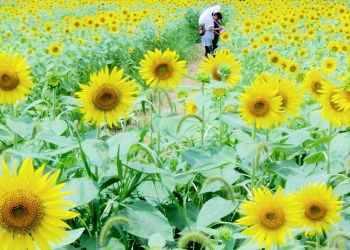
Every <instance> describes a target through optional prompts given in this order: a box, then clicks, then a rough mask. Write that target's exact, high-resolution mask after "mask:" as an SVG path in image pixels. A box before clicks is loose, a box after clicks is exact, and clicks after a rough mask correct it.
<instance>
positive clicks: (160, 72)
mask: <svg viewBox="0 0 350 250" xmlns="http://www.w3.org/2000/svg"><path fill="white" fill-rule="evenodd" d="M171 73H172V72H171V68H170V67H169V65H168V64H166V63H163V64H160V65H158V66H157V68H156V75H157V77H158V78H159V80H166V79H168V78H169V77H170V76H171Z"/></svg>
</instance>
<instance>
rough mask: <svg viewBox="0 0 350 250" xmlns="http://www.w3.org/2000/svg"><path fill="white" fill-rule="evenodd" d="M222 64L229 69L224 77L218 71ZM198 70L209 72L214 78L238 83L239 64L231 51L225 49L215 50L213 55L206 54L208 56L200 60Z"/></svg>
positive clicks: (239, 76)
mask: <svg viewBox="0 0 350 250" xmlns="http://www.w3.org/2000/svg"><path fill="white" fill-rule="evenodd" d="M223 65H224V66H225V67H229V69H230V70H229V75H227V76H225V79H223V77H222V75H221V74H220V72H219V69H220V66H223ZM199 70H200V71H202V72H210V73H211V75H212V78H213V79H214V80H217V81H222V80H224V82H226V83H230V84H236V83H238V82H239V80H240V78H241V64H240V63H239V61H237V59H236V58H235V56H234V55H233V53H231V52H230V51H229V50H227V49H225V50H222V51H218V52H216V54H215V57H213V56H212V55H208V58H206V59H204V60H203V61H202V63H201V65H200V67H199Z"/></svg>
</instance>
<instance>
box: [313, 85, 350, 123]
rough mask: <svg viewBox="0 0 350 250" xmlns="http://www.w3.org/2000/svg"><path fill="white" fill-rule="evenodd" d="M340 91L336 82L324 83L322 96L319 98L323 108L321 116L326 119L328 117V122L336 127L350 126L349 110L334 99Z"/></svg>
mask: <svg viewBox="0 0 350 250" xmlns="http://www.w3.org/2000/svg"><path fill="white" fill-rule="evenodd" d="M338 91H339V87H338V86H336V85H334V84H331V83H329V82H325V83H324V84H323V87H322V90H321V91H320V92H321V97H320V98H319V101H320V104H321V110H322V113H321V116H322V118H323V119H324V120H326V119H328V122H329V123H330V124H332V125H334V126H336V127H340V126H343V125H348V126H350V116H349V112H348V111H345V110H344V109H343V108H341V106H339V105H338V104H337V103H335V102H334V101H333V100H334V97H335V95H336V94H337V92H338Z"/></svg>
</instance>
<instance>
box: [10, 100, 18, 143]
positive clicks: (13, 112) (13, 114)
mask: <svg viewBox="0 0 350 250" xmlns="http://www.w3.org/2000/svg"><path fill="white" fill-rule="evenodd" d="M11 111H12V117H13V118H14V119H15V118H16V116H17V114H16V107H15V104H14V105H12V106H11ZM13 147H14V149H17V134H16V133H15V132H14V131H13Z"/></svg>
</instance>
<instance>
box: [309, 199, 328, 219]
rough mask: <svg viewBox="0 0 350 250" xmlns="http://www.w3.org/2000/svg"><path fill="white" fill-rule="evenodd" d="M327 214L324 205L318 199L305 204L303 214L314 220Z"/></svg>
mask: <svg viewBox="0 0 350 250" xmlns="http://www.w3.org/2000/svg"><path fill="white" fill-rule="evenodd" d="M326 214H327V209H326V207H325V206H324V205H323V204H322V203H321V202H318V201H311V202H310V204H306V205H305V216H306V217H307V218H308V219H310V220H314V221H320V220H322V219H323V218H324V217H325V216H326Z"/></svg>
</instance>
